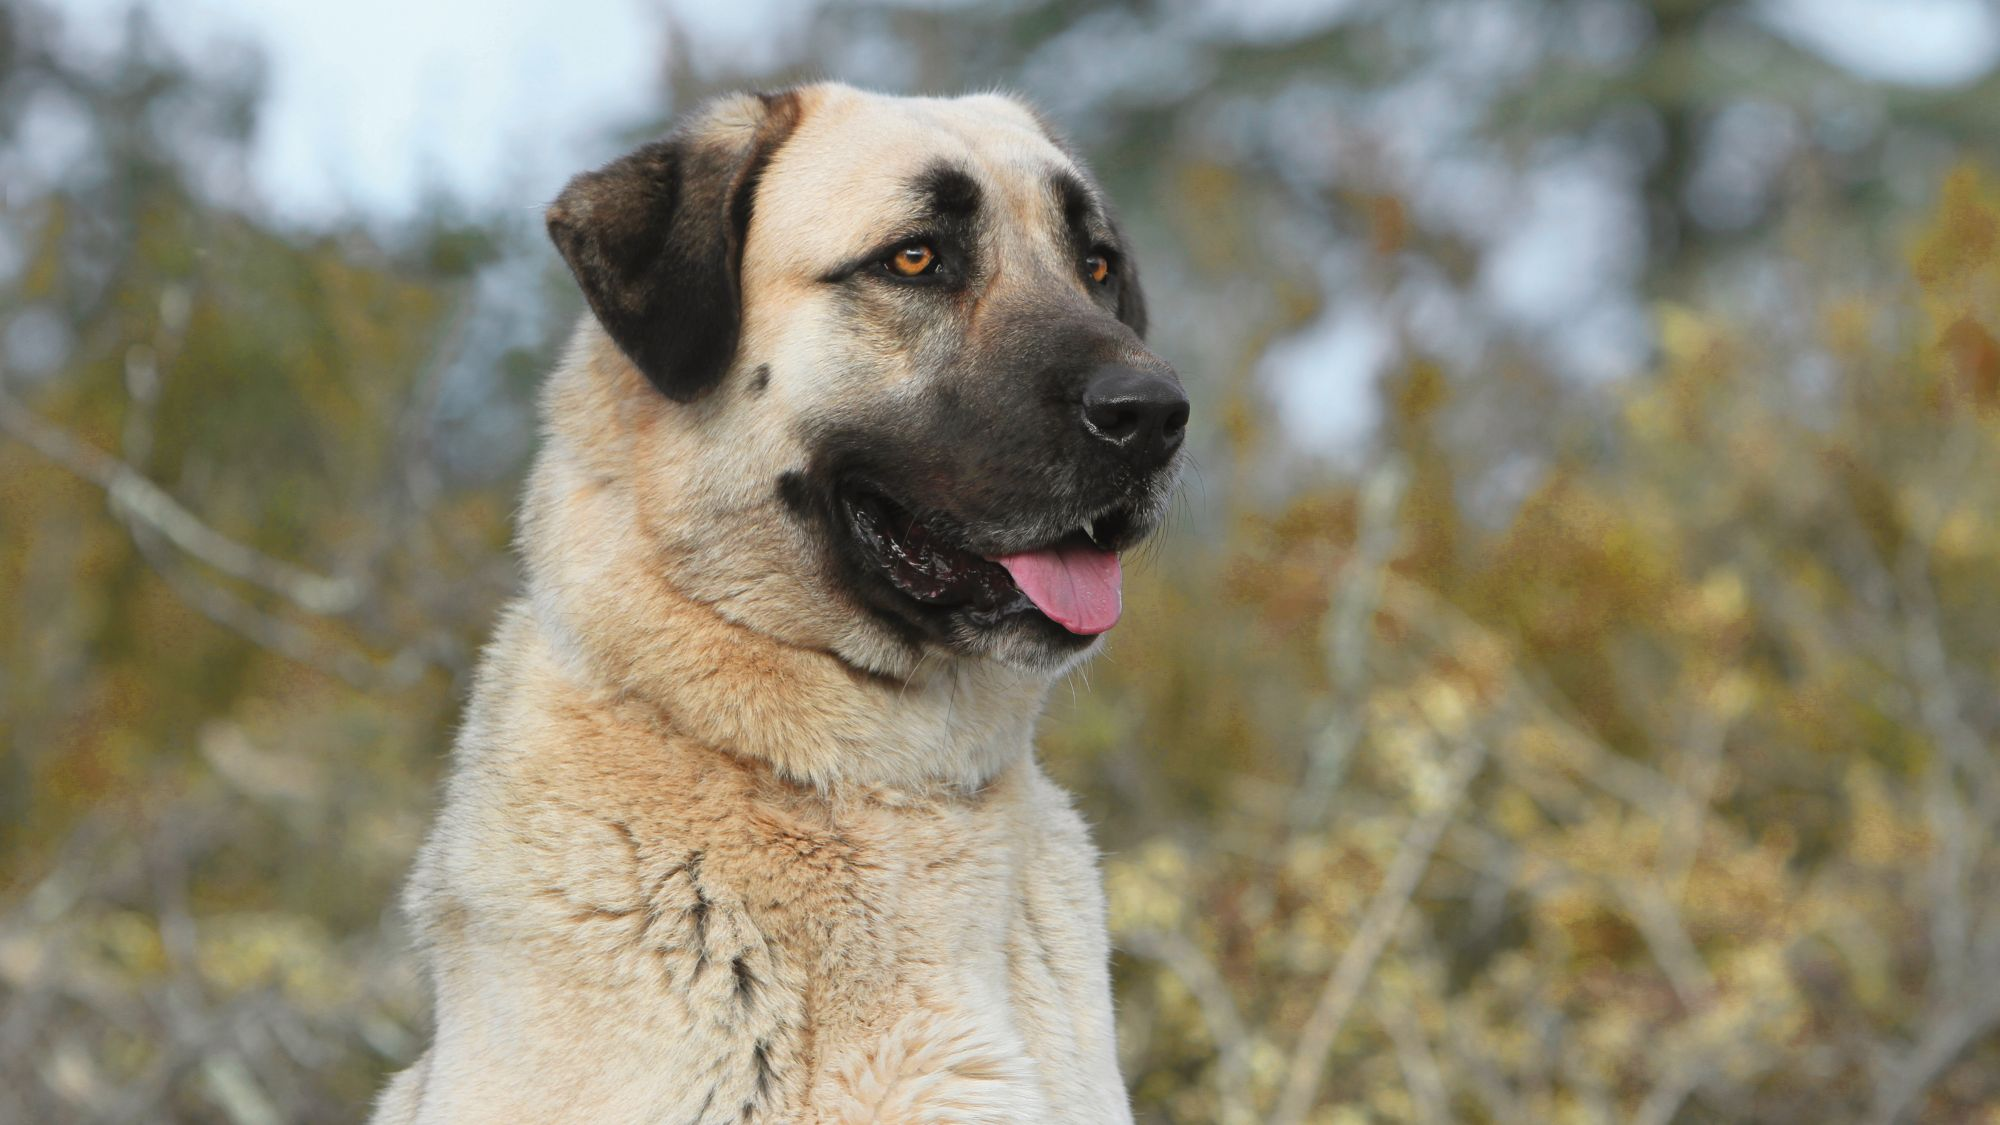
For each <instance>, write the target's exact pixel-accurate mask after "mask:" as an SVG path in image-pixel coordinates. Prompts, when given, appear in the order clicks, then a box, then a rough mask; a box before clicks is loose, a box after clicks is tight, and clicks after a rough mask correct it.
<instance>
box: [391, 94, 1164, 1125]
mask: <svg viewBox="0 0 2000 1125" xmlns="http://www.w3.org/2000/svg"><path fill="white" fill-rule="evenodd" d="M810 97H811V99H812V101H811V104H810V105H809V107H808V108H809V112H808V116H807V118H806V122H805V124H804V125H803V126H801V139H800V140H799V141H797V142H795V144H796V145H797V146H798V148H797V150H796V151H797V152H798V153H801V154H802V155H798V156H791V155H788V154H791V153H793V152H794V151H795V150H794V149H792V148H789V147H788V149H787V150H786V153H785V154H781V157H780V160H779V161H778V163H777V164H775V165H774V166H773V168H772V170H771V172H770V173H769V175H770V176H771V178H772V181H773V182H772V183H771V184H769V185H767V186H766V188H765V191H766V193H767V194H769V195H773V196H774V197H775V202H774V203H773V204H772V207H771V210H772V212H773V213H776V214H779V215H782V214H783V213H784V211H785V207H786V202H785V196H784V194H783V193H784V192H785V191H786V190H787V189H786V187H785V184H786V182H787V179H786V178H787V177H792V178H793V179H795V180H797V181H799V182H800V183H810V182H811V177H812V175H813V168H812V167H811V165H810V163H801V162H802V161H806V162H809V161H810V160H813V159H820V160H828V159H836V158H839V153H840V145H839V144H838V143H837V140H838V137H837V135H826V134H824V133H820V134H815V133H814V132H813V131H812V130H813V129H814V128H815V121H816V120H818V121H819V122H822V123H824V122H831V123H832V124H831V125H827V126H823V127H825V128H839V127H842V126H841V125H840V122H841V121H843V120H852V119H862V120H865V121H874V124H872V125H870V126H869V127H870V128H874V129H881V128H886V127H888V126H886V125H884V124H883V123H882V122H883V121H889V122H891V123H893V121H894V120H895V118H894V117H893V116H888V117H884V115H885V114H892V112H893V110H894V108H895V107H894V106H893V105H892V104H890V103H891V101H892V100H891V99H880V98H874V99H868V100H867V101H866V102H862V101H860V99H863V98H864V97H865V96H863V95H858V94H855V93H854V92H852V91H847V90H844V89H842V88H838V87H831V88H829V87H821V88H816V89H815V91H813V92H812V93H811V95H810ZM878 103H879V104H878ZM924 104H925V105H926V106H939V105H942V106H952V105H957V104H960V103H924ZM966 104H968V106H969V108H967V109H966V110H965V111H964V115H963V116H964V120H965V121H966V122H969V123H970V124H966V125H964V127H963V129H961V131H962V132H965V131H970V132H969V133H968V135H970V136H973V137H974V138H975V139H976V136H977V133H976V127H977V126H978V124H979V122H980V121H981V120H986V119H994V115H995V114H999V115H1000V118H999V119H998V122H999V123H998V124H996V125H994V126H993V128H995V129H996V130H999V131H1001V132H1002V133H1004V137H1003V139H1004V140H1005V142H1006V144H1011V145H1016V146H1019V145H1021V144H1024V143H1026V142H1024V141H1022V140H1021V139H1020V138H1021V136H1023V135H1025V134H1024V132H1023V130H1024V126H1023V124H1022V123H1023V122H1025V121H1026V120H1027V118H1026V116H1025V114H1022V113H1021V112H1020V111H1019V110H1018V109H1015V108H1013V107H1011V105H1010V104H1009V103H1005V102H1002V101H1000V100H999V99H992V98H984V99H974V100H971V101H970V102H969V103H966ZM857 106H859V107H860V108H856V107H857ZM884 106H887V107H888V108H886V109H885V108H883V107H884ZM996 107H997V108H996ZM834 110H838V111H839V112H834ZM822 111H824V112H822ZM925 112H926V113H932V112H940V111H933V110H931V109H926V110H925ZM815 115H817V117H816V116H815ZM871 115H872V116H871ZM982 115H983V116H982ZM878 118H879V119H880V120H877V119H878ZM913 128H914V127H913ZM917 135H922V134H917ZM952 143H953V144H954V145H955V146H956V148H957V149H967V148H974V147H976V146H974V145H972V144H971V143H970V142H967V141H961V140H954V141H953V142H952ZM1001 147H1002V148H1003V149H1004V147H1005V146H1004V145H1003V146H1001ZM1052 153H1053V149H1049V150H1048V151H1047V153H1044V154H1043V155H1044V158H1046V159H1060V158H1059V157H1056V156H1053V155H1050V154H1052ZM1003 155H1004V152H1003ZM787 160H791V161H792V162H791V163H790V164H787V163H786V162H787ZM762 206H763V203H762V202H760V207H762ZM762 214H763V212H761V211H760V219H759V222H760V223H761V222H763V221H764V220H763V219H762V218H761V215H762ZM863 219H865V216H863V217H862V218H857V219H856V222H861V221H863ZM764 237H767V236H766V235H764V234H762V233H759V234H757V235H755V236H753V245H752V247H751V251H750V253H749V255H747V257H746V264H745V285H746V287H750V286H755V285H757V284H760V282H759V280H758V279H759V278H760V277H767V282H764V283H766V284H768V286H769V292H771V293H774V294H777V295H778V296H774V297H772V298H771V299H769V300H766V301H763V302H761V303H760V302H758V301H755V300H753V301H752V302H751V304H750V308H749V311H748V321H749V322H748V326H747V329H746V340H748V341H750V343H749V344H747V345H746V347H747V348H748V351H749V354H748V355H747V357H746V358H745V360H744V362H745V363H746V364H747V363H750V362H754V361H756V360H757V359H759V358H760V355H759V351H760V349H761V352H762V353H763V354H765V355H780V356H784V355H791V356H794V357H796V356H797V355H798V354H799V353H800V352H801V351H802V350H804V351H809V349H810V347H811V342H810V341H811V338H812V331H811V327H812V321H813V318H814V317H816V316H823V315H827V314H826V312H825V310H823V309H816V308H814V307H811V306H809V305H806V304H803V303H802V299H801V298H786V297H785V296H783V295H784V293H785V292H786V288H785V287H786V280H785V274H784V272H783V267H782V265H781V264H773V262H774V261H776V259H774V258H773V257H771V256H768V255H760V254H759V252H758V249H757V246H756V245H755V239H756V238H764ZM784 252H785V253H786V254H792V255H802V254H804V251H802V250H800V249H799V248H798V246H797V245H795V244H787V245H786V246H785V247H784ZM812 267H813V263H812V262H810V261H807V262H804V263H803V264H802V265H801V267H800V268H801V269H802V270H804V269H809V268H812ZM801 291H803V290H801ZM760 341H761V343H760ZM772 390H773V393H771V394H769V395H766V396H764V398H763V399H761V400H759V401H758V402H757V403H754V404H753V403H751V402H750V400H749V399H748V398H747V397H743V392H741V391H739V390H733V389H731V388H729V387H725V388H724V390H723V392H721V393H720V394H718V396H717V397H716V398H715V399H713V400H710V401H707V402H704V403H700V404H697V405H695V406H692V407H690V406H683V405H680V404H675V403H670V402H668V401H666V400H665V399H664V398H662V396H660V395H659V394H658V393H657V392H656V391H654V389H653V388H652V387H650V386H649V385H647V384H646V382H645V380H644V379H643V378H642V377H641V376H639V375H638V373H637V372H636V371H635V370H634V369H633V368H632V366H631V365H630V364H629V363H628V362H627V361H626V360H625V359H624V357H623V356H622V355H621V354H620V353H619V351H618V349H617V348H616V347H614V346H612V345H611V343H610V342H609V341H608V339H607V338H606V337H605V336H604V335H603V333H602V332H601V331H600V330H599V329H598V328H597V327H596V326H595V325H594V324H593V323H590V322H588V320H587V321H586V323H585V324H584V326H583V327H582V328H581V329H580V330H579V332H578V335H577V338H576V341H575V343H574V344H573V346H572V348H571V351H570V354H569V356H568V357H567V358H566V360H565V361H564V363H563V364H562V365H561V367H560V368H559V369H558V370H557V372H556V373H555V375H554V376H553V377H552V379H551V381H550V384H549V387H548V389H547V391H546V392H545V397H544V417H545V422H546V439H545V443H544V447H543V449H542V451H541V453H540V455H539V458H538V460H537V463H536V466H535V469H534V472H533V476H532V479H531V481H530V485H529V488H528V493H527V498H526V503H525V507H524V511H523V518H522V529H521V534H520V542H521V546H522V550H523V553H524V555H525V557H526V561H527V566H528V578H527V584H526V590H525V593H524V595H523V597H521V598H520V599H519V600H518V601H517V602H515V603H514V604H513V605H512V606H511V607H510V608H509V609H508V610H507V612H506V613H505V615H504V617H503V618H502V620H501V622H500V624H499V627H498V629H497V632H496V634H495V636H494V639H493V641H492V644H491V645H490V647H489V648H488V649H487V651H486V653H485V656H484V659H483V662H482V664H481V667H480V671H479V674H478V678H477V683H476V687H475V690H474V693H473V697H472V700H471V703H470V706H469V709H468V712H467V714H466V717H465V721H464V727H463V729H462V731H461V733H460V736H459V738H458V741H457V745H456V747H455V749H454V752H453V762H452V770H451V775H450V780H449V783H448V786H447V788H446V792H445V796H444V801H443V807H442V809H441V811H440V812H439V815H438V818H437V822H436V825H435V828H434V829H433V831H432V833H431V835H430V837H429V839H428V841H427V843H426V844H425V846H424V848H423V851H422V853H421V855H420V856H419V859H418V862H417V865H416V869H415V872H414V874H413V876H412V879H411V882H410V884H409V888H408V892H407V896H406V903H405V905H406V908H407V911H408V914H409V916H410V917H411V918H412V919H413V922H414V926H415V929H416V931H417V934H418V936H419V939H420V942H421V949H422V956H423V959H424V962H425V964H426V966H427V968H428V971H429V977H430V980H431V982H432V987H433V989H434V992H435V1001H436V1035H435V1040H434V1042H433V1043H432V1044H431V1046H430V1048H429V1049H428V1050H427V1051H426V1052H425V1053H424V1055H423V1056H422V1057H421V1058H419V1059H418V1060H417V1061H416V1063H415V1064H414V1065H413V1066H411V1067H410V1068H409V1069H408V1070H406V1071H404V1072H403V1073H402V1074H401V1075H399V1076H398V1077H397V1078H396V1079H395V1080H394V1081H393V1083H392V1084H391V1085H390V1086H389V1088H388V1089H387V1090H386V1091H385V1092H384V1094H383V1096H382V1098H381V1101H380V1103H379V1105H378V1107H377V1110H376V1114H375V1120H376V1121H377V1122H379V1123H382V1125H402V1123H410V1122H425V1123H432V1122H478V1121H507V1122H565V1121H575V1122H602V1123H615V1122H635V1123H637V1122H646V1123H663V1125H688V1123H700V1122H707V1123H718V1125H719V1123H722V1122H828V1123H831V1122H842V1123H847V1122H875V1121H879V1122H887V1123H903V1122H1078V1123H1082V1122H1089V1123H1092V1125H1103V1123H1115V1122H1121V1121H1129V1120H1130V1112H1129V1110H1128V1108H1127V1104H1126V1095H1125V1091H1124V1088H1123V1085H1122V1083H1121V1081H1120V1078H1119V1075H1118V1070H1117V1062H1116V1057H1115V1049H1114V1041H1113V1027H1112V1016H1111V999H1110V986H1109V979H1108V974H1107V956H1108V949H1107V945H1106V937H1105V922H1104V902H1103V896H1102V893H1101V891H1100V888H1099V880H1098V874H1097V869H1096V856H1095V853H1094V851H1093V849H1092V846H1091V843H1090V840H1089V836H1088V832H1087V830H1086V828H1085V826H1084V824H1083V823H1082V821H1081V820H1080V819H1079V817H1078V816H1077V814H1076V813H1075V811H1073V810H1072V808H1071V807H1070V803H1069V801H1068V799H1067V797H1066V796H1065V794H1063V793H1062V792H1061V791H1060V790H1059V789H1057V788H1056V787H1055V786H1054V785H1053V784H1052V783H1051V782H1050V781H1049V779H1048V778H1047V777H1046V776H1045V775H1044V774H1043V772H1042V770H1041V769H1040V768H1039V766H1038V765H1037V764H1036V762H1035V760H1034V756H1033V751H1032V748H1031V745H1030V737H1031V733H1032V725H1033V722H1034V719H1035V717H1036V715H1037V714H1038V712H1039V711H1040V709H1041V706H1042V701H1043V698H1044V696H1045V694H1046V692H1047V689H1048V685H1049V682H1050V678H1051V672H1049V671H1047V670H1037V671H1027V670H1018V669H1014V668H1010V667H1007V666H1005V665H1003V664H1001V663H999V662H997V661H992V660H986V659H978V660H973V659H958V658H951V657H943V656H937V655H936V654H928V655H922V656H918V657H917V658H916V659H903V658H899V657H896V656H894V655H893V653H892V648H893V646H889V645H886V644H885V643H883V642H881V641H880V640H879V639H878V638H874V637H872V636H868V635H863V634H861V633H858V632H857V631H856V626H855V625H854V624H853V623H852V622H851V621H848V620H847V619H846V617H847V616H851V613H850V612H843V611H840V610H837V609H835V608H831V606H832V605H833V603H832V602H831V601H830V600H829V599H828V598H827V597H825V596H824V591H822V590H821V589H819V588H818V587H817V586H816V585H815V582H817V581H818V579H817V578H815V577H813V576H800V575H793V574H789V573H787V572H786V565H787V563H786V560H787V559H788V558H790V557H793V556H792V555H788V554H787V552H788V551H793V550H794V549H795V545H793V544H790V543H789V542H788V541H787V540H786V538H785V533H784V532H783V530H782V529H781V527H780V521H779V517H778V515H777V514H776V513H775V510H774V509H772V508H771V507H770V506H769V505H770V504H771V503H772V502H771V501H769V500H768V499H766V498H765V497H766V495H767V492H768V490H767V489H765V488H763V487H762V486H760V487H758V488H757V489H755V490H752V489H749V488H743V489H742V490H741V491H740V493H735V492H730V491H729V490H730V489H731V488H736V487H738V486H737V485H736V484H735V483H733V482H735V481H736V480H737V479H738V478H739V477H746V476H749V477H758V478H759V479H767V478H768V477H769V475H770V474H769V471H768V470H769V469H770V468H771V467H773V466H782V465H783V464H784V463H786V460H787V459H788V458H792V457H795V456H796V455H797V452H798V451H797V450H796V449H795V448H793V447H792V446H791V445H789V444H788V443H790V442H793V441H795V440H796V439H795V438H793V437H791V436H788V435H789V434H790V433H792V431H790V430H788V429H786V428H785V426H784V425H783V422H784V421H785V420H786V419H787V418H788V417H789V416H792V415H796V414H797V413H799V412H802V411H811V410H814V409H822V410H824V409H835V408H842V409H844V408H847V406H846V404H844V403H840V402H833V401H831V400H827V401H815V400H811V399H810V398H805V397H802V396H808V395H811V394H817V395H821V396H841V397H844V398H846V399H852V398H853V397H855V396H857V395H861V394H863V393H864V391H865V389H858V388H856V387H853V386H836V387H831V388H820V389H818V390H816V391H810V392H808V391H804V390H794V391H787V390H786V389H785V388H782V387H774V388H773V389H772ZM732 396H738V397H732ZM863 405H864V406H865V403H864V404H863ZM760 467H761V468H762V469H763V470H765V471H763V472H762V473H761V475H760V474H759V469H760ZM732 537H733V539H732ZM864 669H866V670H864Z"/></svg>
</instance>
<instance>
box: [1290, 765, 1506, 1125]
mask: <svg viewBox="0 0 2000 1125" xmlns="http://www.w3.org/2000/svg"><path fill="white" fill-rule="evenodd" d="M1485 762H1486V743H1485V742H1484V741H1483V740H1481V739H1478V738H1471V737H1468V738H1465V739H1463V740H1462V741H1460V742H1459V744H1458V747H1457V748H1456V750H1454V751H1453V753H1452V756H1451V760H1450V762H1449V763H1448V765H1447V774H1446V782H1445V787H1444V792H1443V793H1442V794H1441V796H1440V799H1439V800H1438V801H1437V803H1436V804H1434V805H1432V806H1431V807H1430V808H1428V809H1426V810H1424V811H1423V812H1422V813H1421V814H1419V815H1418V816H1417V817H1416V818H1415V819H1414V820H1412V821H1411V822H1410V826H1409V828H1408V829H1407V830H1406V831H1405V832H1404V834H1403V839H1402V842H1401V844H1400V845H1398V847H1397V851H1396V858H1395V859H1394V860H1392V861H1390V864H1389V870H1388V873H1387V874H1386V875H1385V876H1384V877H1383V879H1382V885H1381V886H1380V887H1379V888H1377V889H1376V891H1375V897H1374V898H1372V899H1370V900H1369V902H1368V906H1367V909H1366V910H1365V911H1364V912H1363V914H1362V920H1361V925H1360V927H1359V928H1358V929H1357V930H1356V931H1355V934H1354V940H1353V941H1350V942H1349V943H1348V945H1347V948H1346V949H1345V950H1342V951H1341V955H1340V960H1339V961H1338V962H1337V963H1335V965H1334V967H1333V971H1332V972H1330V973H1328V974H1327V978H1326V984H1325V985H1324V986H1323V987H1322V988H1321V989H1320V996H1319V1002H1318V1003H1317V1004H1315V1005H1314V1007H1313V1012H1312V1015H1311V1016H1310V1017H1309V1018H1308V1019H1307V1021H1306V1026H1305V1030H1304V1031H1303V1032H1301V1033H1300V1035H1299V1043H1298V1047H1297V1049H1296V1050H1294V1051H1293V1052H1292V1062H1291V1068H1290V1070H1289V1072H1288V1073H1287V1075H1286V1078H1285V1088H1284V1091H1283V1093H1282V1094H1280V1096H1279V1098H1278V1108H1277V1110H1276V1112H1274V1113H1273V1114H1272V1115H1271V1121H1272V1125H1298V1123H1299V1122H1301V1121H1304V1120H1305V1117H1306V1114H1307V1113H1309V1112H1310V1111H1311V1110H1312V1107H1313V1101H1314V1100H1315V1099H1316V1098H1317V1097H1318V1096H1319V1087H1320V1081H1321V1079H1322V1078H1323V1077H1324V1075H1325V1072H1326V1059H1327V1054H1328V1052H1330V1051H1331V1050H1332V1049H1333V1041H1334V1039H1335V1038H1336V1037H1338V1036H1339V1034H1340V1029H1341V1026H1342V1025H1343V1024H1345V1023H1346V1022H1347V1016H1348V1014H1349V1013H1350V1012H1351V1011H1352V1010H1353V1008H1354V1003H1355V1001H1356V1000H1358V999H1359V998H1360V996H1361V990H1362V988H1363V987H1364V986H1366V984H1367V983H1368V976H1369V974H1370V973H1372V972H1373V971H1374V969H1375V963H1376V961H1378V960H1380V958H1381V956H1382V953H1383V951H1384V950H1386V949H1387V948H1388V946H1389V942H1390V940H1391V938H1393V937H1394V936H1395V932H1396V927H1397V925H1398V923H1400V922H1401V921H1402V917H1403V910H1404V908H1406V907H1407V906H1408V905H1409V903H1410V898H1411V896H1413V895H1414V894H1416V890H1417V883H1418V882H1419V881H1420V880H1422V878H1423V875H1424V872H1425V871H1426V870H1427V869H1428V868H1429V867H1430V862H1431V855H1432V853H1433V852H1435V851H1436V850H1437V846H1438V841H1439V840H1440V839H1442V838H1443V836H1444V833H1445V829H1446V828H1447V827H1449V826H1450V824H1451V820H1452V817H1454V816H1456V815H1457V813H1458V807H1459V805H1460V804H1461V803H1462V802H1463V801H1464V799H1465V791H1466V788H1467V787H1468V786H1469V785H1471V784H1472V779H1473V778H1474V777H1475V776H1477V775H1478V773H1479V769H1480V767H1481V766H1482V765H1484V764H1485Z"/></svg>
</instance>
